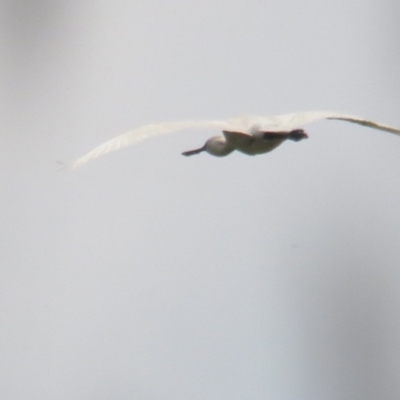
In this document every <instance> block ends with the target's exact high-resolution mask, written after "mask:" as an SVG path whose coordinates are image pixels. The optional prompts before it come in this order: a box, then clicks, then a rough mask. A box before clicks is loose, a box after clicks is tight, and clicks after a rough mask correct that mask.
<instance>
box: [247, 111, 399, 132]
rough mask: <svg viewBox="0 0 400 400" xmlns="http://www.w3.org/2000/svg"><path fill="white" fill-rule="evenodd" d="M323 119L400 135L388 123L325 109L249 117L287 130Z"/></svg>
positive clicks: (257, 122)
mask: <svg viewBox="0 0 400 400" xmlns="http://www.w3.org/2000/svg"><path fill="white" fill-rule="evenodd" d="M323 119H337V120H341V121H347V122H352V123H355V124H359V125H363V126H368V127H370V128H374V129H379V130H381V131H385V132H391V133H395V134H398V135H400V129H398V128H394V127H391V126H388V125H384V124H380V123H378V122H374V121H370V120H367V119H364V118H360V117H354V116H351V115H346V114H341V113H335V112H326V111H311V112H299V113H293V114H285V115H277V116H275V117H251V121H252V122H253V123H254V124H258V125H259V126H261V127H262V129H263V130H264V129H265V130H268V129H270V130H273V129H276V130H277V131H287V130H291V129H295V128H299V127H301V126H303V125H306V124H309V123H311V122H316V121H320V120H323Z"/></svg>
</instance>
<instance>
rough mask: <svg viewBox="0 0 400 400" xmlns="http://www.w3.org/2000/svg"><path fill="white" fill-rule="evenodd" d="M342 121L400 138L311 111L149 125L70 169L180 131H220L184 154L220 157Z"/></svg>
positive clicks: (259, 149)
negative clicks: (321, 123) (317, 124)
mask: <svg viewBox="0 0 400 400" xmlns="http://www.w3.org/2000/svg"><path fill="white" fill-rule="evenodd" d="M323 119H328V120H341V121H347V122H352V123H355V124H358V125H362V126H367V127H370V128H373V129H378V130H381V131H385V132H390V133H394V134H397V135H400V129H399V128H394V127H391V126H388V125H384V124H380V123H377V122H374V121H371V120H367V119H364V118H360V117H354V116H351V115H346V114H341V113H335V112H324V111H311V112H299V113H292V114H284V115H277V116H270V117H257V116H243V117H238V118H233V119H229V120H226V121H179V122H164V123H160V124H151V125H145V126H143V127H140V128H138V129H135V130H133V131H131V132H127V133H125V134H123V135H120V136H117V137H115V138H114V139H111V140H109V141H107V142H105V143H103V144H101V145H100V146H97V147H96V148H94V149H93V150H92V151H90V152H89V153H87V154H86V155H84V156H83V157H81V158H79V159H78V160H76V161H74V162H72V163H71V164H70V165H69V169H71V170H73V169H77V168H79V167H81V166H82V165H83V164H85V163H87V162H88V161H90V160H93V159H95V158H97V157H99V156H101V155H103V154H107V153H110V152H112V151H116V150H119V149H122V148H125V147H127V146H130V145H133V144H136V143H138V142H141V141H142V140H145V139H147V138H149V137H151V136H156V135H161V134H166V133H172V132H178V131H181V130H185V129H218V130H222V132H223V136H214V137H212V138H210V139H208V140H207V142H206V143H205V144H204V146H203V147H201V148H198V149H195V150H189V151H186V152H183V153H182V154H183V155H185V156H192V155H195V154H199V153H201V152H207V153H209V154H211V155H213V156H216V157H224V156H227V155H229V154H230V153H232V152H233V151H235V150H236V151H239V152H242V153H244V154H247V155H257V154H263V153H267V152H269V151H271V150H273V149H275V148H276V147H278V146H280V145H281V144H282V143H283V142H284V141H286V140H293V141H300V140H302V139H306V138H308V135H307V134H306V133H305V132H304V131H303V130H302V129H299V128H300V127H301V126H303V125H306V124H309V123H311V122H316V121H319V120H323Z"/></svg>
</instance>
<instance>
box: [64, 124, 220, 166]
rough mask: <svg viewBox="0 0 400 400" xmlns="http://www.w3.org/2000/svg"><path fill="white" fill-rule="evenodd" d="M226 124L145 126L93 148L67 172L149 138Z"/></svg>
mask: <svg viewBox="0 0 400 400" xmlns="http://www.w3.org/2000/svg"><path fill="white" fill-rule="evenodd" d="M224 126H226V124H225V123H224V122H222V121H180V122H164V123H160V124H151V125H145V126H142V127H140V128H138V129H134V130H132V131H130V132H127V133H124V134H122V135H120V136H117V137H115V138H113V139H110V140H108V141H107V142H105V143H103V144H101V145H99V146H97V147H95V148H94V149H93V150H91V151H90V152H89V153H87V154H86V155H84V156H83V157H81V158H79V159H77V160H75V161H73V162H72V163H71V164H69V165H68V169H69V170H74V169H77V168H80V167H81V166H82V165H84V164H86V163H87V162H88V161H91V160H94V159H95V158H97V157H100V156H102V155H104V154H107V153H111V152H113V151H117V150H120V149H123V148H125V147H128V146H130V145H133V144H136V143H139V142H141V141H143V140H145V139H147V138H149V137H152V136H156V135H163V134H167V133H172V132H178V131H181V130H183V129H210V128H218V129H222V128H224Z"/></svg>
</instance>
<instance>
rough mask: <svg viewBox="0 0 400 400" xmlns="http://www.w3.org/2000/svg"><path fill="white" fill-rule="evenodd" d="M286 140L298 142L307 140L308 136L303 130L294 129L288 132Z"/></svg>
mask: <svg viewBox="0 0 400 400" xmlns="http://www.w3.org/2000/svg"><path fill="white" fill-rule="evenodd" d="M288 139H290V140H294V141H295V142H298V141H300V140H303V139H308V135H307V133H305V132H304V131H303V129H295V130H293V131H290V132H289V135H288Z"/></svg>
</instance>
